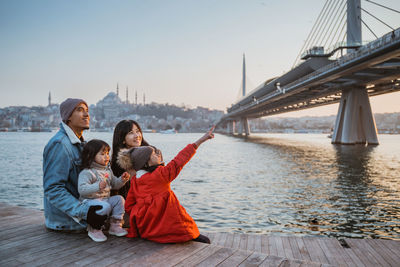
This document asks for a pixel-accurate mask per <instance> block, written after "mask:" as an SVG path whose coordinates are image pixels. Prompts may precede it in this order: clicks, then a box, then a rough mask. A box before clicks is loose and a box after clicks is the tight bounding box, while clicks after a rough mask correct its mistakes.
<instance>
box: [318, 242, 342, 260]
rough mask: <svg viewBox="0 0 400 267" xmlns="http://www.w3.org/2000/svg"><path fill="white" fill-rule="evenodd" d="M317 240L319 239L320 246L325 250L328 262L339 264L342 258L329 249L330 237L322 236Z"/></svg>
mask: <svg viewBox="0 0 400 267" xmlns="http://www.w3.org/2000/svg"><path fill="white" fill-rule="evenodd" d="M316 240H317V241H318V243H319V246H320V247H321V249H322V251H323V252H324V254H325V256H326V258H327V259H328V263H329V264H332V265H339V262H340V258H339V259H338V258H337V257H335V256H338V255H335V254H334V252H333V251H332V250H331V249H329V247H328V245H327V243H328V242H329V239H328V238H323V237H321V238H316Z"/></svg>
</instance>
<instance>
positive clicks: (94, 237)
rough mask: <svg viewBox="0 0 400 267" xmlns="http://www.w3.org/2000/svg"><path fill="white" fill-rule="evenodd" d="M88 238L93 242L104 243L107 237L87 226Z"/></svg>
mask: <svg viewBox="0 0 400 267" xmlns="http://www.w3.org/2000/svg"><path fill="white" fill-rule="evenodd" d="M87 230H88V236H89V237H90V238H91V239H92V240H93V241H95V242H104V241H106V240H107V237H106V236H105V235H104V233H103V231H101V230H97V229H94V228H92V227H90V226H88V229H87Z"/></svg>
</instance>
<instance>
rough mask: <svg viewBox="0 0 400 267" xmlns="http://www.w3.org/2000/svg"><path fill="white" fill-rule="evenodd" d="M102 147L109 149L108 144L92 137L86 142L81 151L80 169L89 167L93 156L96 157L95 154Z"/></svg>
mask: <svg viewBox="0 0 400 267" xmlns="http://www.w3.org/2000/svg"><path fill="white" fill-rule="evenodd" d="M103 149H107V150H108V151H110V146H109V145H108V144H107V143H106V142H104V141H102V140H99V139H93V140H90V141H89V142H87V144H86V145H85V146H84V147H83V151H82V166H81V169H82V170H83V169H89V168H90V166H91V165H92V163H93V161H94V158H95V157H96V154H97V153H99V151H101V150H103Z"/></svg>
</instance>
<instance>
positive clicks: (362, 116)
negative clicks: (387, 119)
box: [332, 88, 379, 145]
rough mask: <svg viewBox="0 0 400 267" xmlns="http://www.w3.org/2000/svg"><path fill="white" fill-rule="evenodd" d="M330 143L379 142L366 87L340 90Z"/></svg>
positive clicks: (368, 143)
mask: <svg viewBox="0 0 400 267" xmlns="http://www.w3.org/2000/svg"><path fill="white" fill-rule="evenodd" d="M332 144H347V145H353V144H366V145H378V144H379V142H378V137H377V130H376V125H375V120H374V116H373V114H372V110H371V104H370V102H369V98H368V93H367V89H365V88H353V89H346V90H343V91H342V97H341V99H340V105H339V110H338V114H337V117H336V123H335V129H334V132H333V134H332Z"/></svg>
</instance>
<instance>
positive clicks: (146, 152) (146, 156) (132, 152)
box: [117, 146, 153, 171]
mask: <svg viewBox="0 0 400 267" xmlns="http://www.w3.org/2000/svg"><path fill="white" fill-rule="evenodd" d="M152 153H153V148H152V147H151V146H139V147H133V148H131V149H121V151H120V152H119V153H118V157H117V163H118V165H119V166H120V167H121V168H123V169H125V170H131V169H134V170H135V171H138V170H140V169H142V168H143V167H144V166H145V165H146V163H147V162H148V161H149V160H150V156H151V154H152Z"/></svg>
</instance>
